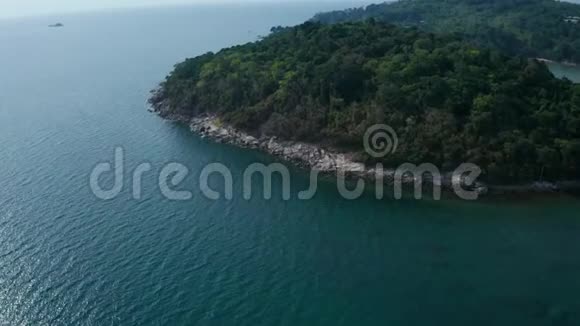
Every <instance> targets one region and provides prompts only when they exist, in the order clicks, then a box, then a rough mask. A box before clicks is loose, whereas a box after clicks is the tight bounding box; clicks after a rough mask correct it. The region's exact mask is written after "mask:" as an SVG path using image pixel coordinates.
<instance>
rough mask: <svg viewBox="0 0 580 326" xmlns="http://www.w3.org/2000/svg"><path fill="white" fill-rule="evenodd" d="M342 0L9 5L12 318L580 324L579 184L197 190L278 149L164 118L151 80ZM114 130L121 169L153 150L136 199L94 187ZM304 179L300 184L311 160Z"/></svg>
mask: <svg viewBox="0 0 580 326" xmlns="http://www.w3.org/2000/svg"><path fill="white" fill-rule="evenodd" d="M348 6H349V4H344V5H342V4H340V3H326V4H308V5H305V4H302V5H288V4H287V5H282V4H271V5H261V6H258V5H243V6H242V5H240V6H235V5H232V6H205V7H175V8H156V9H143V10H133V11H109V12H100V13H91V14H77V15H70V16H60V17H37V18H28V19H21V20H6V21H0V44H1V47H0V153H1V161H0V162H1V163H0V164H1V165H0V167H1V169H0V324H1V325H251V326H255V325H329V326H330V325H332V326H335V325H391V326H399V325H401V326H403V325H458V326H459V325H473V326H475V325H482V326H484V325H485V326H487V325H510V326H511V325H527V326H534V325H578V324H580V295H579V294H580V277H579V275H580V252H579V250H580V215H579V214H578V212H580V201H579V200H578V199H577V198H574V197H567V196H554V197H541V198H520V199H510V200H498V199H494V200H491V199H487V200H480V201H477V202H462V201H458V200H444V201H440V202H435V201H427V200H424V201H415V200H403V201H394V200H387V199H385V200H382V201H379V200H376V199H375V198H374V197H373V196H371V195H367V196H364V197H363V198H361V199H358V200H355V201H348V200H346V199H342V198H341V197H340V195H339V194H338V192H337V190H336V187H335V186H334V184H333V183H332V182H325V183H322V184H321V185H320V186H319V190H318V193H317V195H316V196H315V197H314V199H312V200H309V201H300V200H297V199H293V200H290V201H284V200H283V199H282V198H281V196H280V193H279V192H276V191H275V193H274V196H273V199H271V200H265V199H262V198H260V197H258V196H256V197H254V198H253V199H251V200H249V201H246V200H244V199H243V198H242V196H241V195H236V196H234V199H233V200H231V201H228V200H225V199H220V200H210V199H207V198H205V197H204V196H203V195H202V194H201V192H200V191H199V184H198V179H197V177H198V176H199V173H200V171H201V169H202V168H203V166H204V165H205V164H207V163H211V162H222V163H224V164H225V165H227V166H228V167H229V168H230V169H231V170H232V171H233V173H234V178H235V180H236V182H238V183H239V181H240V175H241V173H242V172H241V171H243V169H244V168H245V167H246V166H247V165H248V164H250V163H253V162H264V163H268V162H272V159H271V158H269V157H267V156H265V155H263V154H260V153H256V152H252V151H246V150H241V149H237V148H233V147H230V146H226V145H219V144H212V143H210V142H207V141H205V140H202V139H200V138H198V137H196V136H195V135H193V134H191V133H190V132H189V131H188V129H187V128H186V127H183V126H179V125H175V124H172V123H168V122H165V121H162V120H161V119H159V118H158V117H156V116H155V115H153V114H151V113H148V112H147V110H146V109H147V107H146V105H145V101H146V99H147V97H148V92H149V90H150V89H152V88H154V87H155V86H156V84H157V83H158V82H159V81H161V80H162V79H163V78H164V76H165V75H166V74H167V73H168V72H169V71H170V69H171V68H172V66H173V64H175V63H176V62H178V61H181V60H183V59H184V58H186V57H191V56H195V55H198V54H201V53H203V52H206V51H209V50H214V51H215V50H218V49H220V48H222V47H225V46H230V45H234V44H239V43H243V42H247V41H252V40H256V39H257V38H258V36H259V35H264V34H266V33H267V32H268V30H269V28H270V27H271V26H274V25H290V24H296V23H299V22H301V21H303V20H305V19H307V18H309V17H311V16H312V15H313V14H314V13H315V12H317V11H320V10H326V9H331V8H337V9H338V8H342V7H348ZM59 21H60V22H62V23H63V24H64V25H65V27H64V28H48V27H47V25H49V24H52V23H55V22H59ZM117 146H120V147H122V148H123V149H124V151H125V168H126V170H128V171H130V170H132V169H134V168H135V167H136V166H137V165H139V164H140V163H144V162H148V163H150V164H151V165H152V168H153V171H151V172H150V173H147V174H145V176H144V178H143V193H142V198H141V200H135V199H133V196H132V191H131V179H130V178H129V177H127V178H126V179H125V180H124V186H125V187H124V189H123V191H122V192H121V194H120V195H119V196H117V197H116V198H114V199H112V200H109V201H103V200H99V199H98V198H96V197H95V196H94V195H93V194H92V192H91V190H90V187H89V174H90V172H91V170H92V169H93V167H94V166H95V165H96V164H98V163H99V162H103V161H111V160H112V159H113V155H114V151H115V148H116V147H117ZM168 162H181V163H182V164H185V165H186V166H187V167H188V168H189V170H190V174H189V176H188V178H187V179H186V180H185V181H184V182H183V183H182V184H181V185H180V186H179V187H180V188H182V189H187V190H190V191H192V192H193V198H192V199H191V200H187V201H170V200H167V199H164V197H163V196H162V195H161V193H160V192H159V190H158V188H157V182H158V181H157V177H156V172H158V171H159V170H160V169H161V168H162V167H163V165H164V164H165V163H168ZM105 181H107V180H105ZM109 181H110V180H109ZM217 181H218V180H216V185H217V187H219V182H217ZM292 181H293V182H294V183H293V190H303V188H304V187H305V186H306V185H307V181H308V176H307V174H306V173H305V172H304V171H300V170H298V169H293V170H292ZM280 182H281V180H279V179H274V189H279V188H280V187H277V186H278V185H279V184H280ZM238 183H236V184H235V189H238V188H239V184H238ZM196 189H197V190H196ZM258 190H259V189H258ZM293 193H295V192H293Z"/></svg>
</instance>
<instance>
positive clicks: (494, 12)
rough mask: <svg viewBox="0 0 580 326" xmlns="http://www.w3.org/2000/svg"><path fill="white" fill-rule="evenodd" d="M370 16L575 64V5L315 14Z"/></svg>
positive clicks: (500, 1)
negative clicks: (454, 34)
mask: <svg viewBox="0 0 580 326" xmlns="http://www.w3.org/2000/svg"><path fill="white" fill-rule="evenodd" d="M369 18H374V19H377V20H381V21H384V22H388V23H392V24H397V25H400V26H417V27H419V28H421V29H423V30H425V31H430V32H435V33H457V34H459V35H461V36H462V38H463V39H465V40H467V41H470V42H474V43H475V44H478V45H482V46H486V47H491V48H496V49H499V50H501V51H503V52H504V53H506V54H518V55H523V56H527V57H535V58H546V59H551V60H554V61H561V62H576V63H578V62H580V4H573V3H568V2H562V1H554V0H399V1H396V2H389V3H384V4H378V5H370V6H368V7H366V8H356V9H349V10H343V11H334V12H328V13H321V14H318V15H317V16H316V17H315V18H314V20H315V21H319V22H324V23H337V22H345V21H361V20H366V19H369Z"/></svg>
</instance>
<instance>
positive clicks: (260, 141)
mask: <svg viewBox="0 0 580 326" xmlns="http://www.w3.org/2000/svg"><path fill="white" fill-rule="evenodd" d="M163 102H164V101H160V102H159V101H158V102H157V104H156V105H154V107H153V108H151V109H150V111H151V112H155V113H157V114H158V115H159V116H161V117H162V118H163V119H166V120H170V121H175V122H179V123H184V124H187V125H188V126H189V127H190V129H191V131H192V132H194V133H195V134H198V135H199V136H201V137H202V138H207V139H210V140H212V141H214V142H216V143H222V144H230V145H234V146H237V147H240V148H247V149H254V150H260V151H262V152H265V153H267V154H270V155H272V156H274V157H278V158H280V159H281V160H284V161H287V162H290V163H292V164H294V165H296V166H298V167H301V168H304V169H307V170H316V171H318V172H320V173H322V174H328V175H336V174H338V173H341V174H342V175H344V176H345V177H346V178H347V179H354V180H356V179H360V178H362V179H366V180H371V181H375V180H377V178H381V179H382V180H383V181H384V183H385V184H387V185H393V184H394V180H395V170H388V169H382V170H379V171H377V170H376V169H375V168H372V167H367V166H365V165H364V164H363V163H360V162H356V161H355V160H354V159H353V158H354V157H355V154H354V153H342V152H338V151H334V150H329V149H324V148H322V147H321V146H319V145H316V144H310V143H303V142H295V141H284V140H279V139H277V138H276V137H266V136H261V137H255V136H252V135H250V134H248V133H245V132H243V131H240V130H237V129H235V128H232V127H231V126H228V125H226V124H224V123H222V122H221V121H220V119H219V118H218V117H216V116H211V115H202V116H197V117H191V116H189V115H182V114H178V113H175V112H172V110H170V108H168V107H167V105H164V104H165V103H163ZM402 182H403V184H409V185H412V184H414V183H415V178H414V177H413V176H411V175H405V176H403V178H402ZM423 182H424V183H432V180H429V178H428V177H427V178H426V179H425V180H423ZM461 183H462V187H463V189H466V190H467V189H469V190H474V191H476V192H477V193H478V194H479V195H488V194H494V195H495V194H526V193H529V194H533V193H557V192H561V191H566V192H567V191H577V190H578V189H580V181H574V180H573V181H561V182H545V181H538V182H532V183H529V184H520V185H488V184H485V183H483V182H476V183H475V184H473V185H469V184H466V183H465V180H463V179H462V180H461ZM441 187H442V189H444V190H451V191H452V190H453V184H452V173H445V174H444V175H443V176H442V180H441Z"/></svg>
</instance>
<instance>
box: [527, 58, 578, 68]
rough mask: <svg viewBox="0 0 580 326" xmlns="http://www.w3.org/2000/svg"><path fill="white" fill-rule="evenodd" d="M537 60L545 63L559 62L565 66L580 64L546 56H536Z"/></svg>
mask: <svg viewBox="0 0 580 326" xmlns="http://www.w3.org/2000/svg"><path fill="white" fill-rule="evenodd" d="M536 60H538V61H539V62H543V63H557V64H560V65H563V66H568V67H578V64H577V63H575V62H570V61H561V62H560V61H554V60H550V59H546V58H536Z"/></svg>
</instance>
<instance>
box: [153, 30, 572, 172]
mask: <svg viewBox="0 0 580 326" xmlns="http://www.w3.org/2000/svg"><path fill="white" fill-rule="evenodd" d="M272 31H273V32H272V34H270V35H269V36H267V37H265V38H264V39H263V40H260V41H258V42H254V43H249V44H245V45H241V46H235V47H232V48H228V49H224V50H222V51H220V52H218V53H207V54H204V55H202V56H199V57H196V58H192V59H187V60H186V61H185V62H182V63H180V64H178V65H176V66H175V70H174V71H173V72H172V73H171V74H170V75H169V76H168V77H167V78H166V80H165V82H163V83H162V84H161V88H160V91H159V93H158V94H157V96H154V97H153V98H152V99H151V103H152V104H153V105H157V106H159V105H160V104H161V103H163V105H165V106H166V107H169V110H170V111H171V112H172V113H179V114H182V115H188V116H196V115H200V114H204V113H211V114H215V115H218V116H220V117H221V118H222V119H223V120H224V121H225V122H227V123H230V124H232V125H234V126H236V127H238V128H241V129H244V130H246V131H249V132H252V133H255V134H260V135H269V136H277V137H280V138H283V139H290V140H301V141H309V142H316V143H321V144H326V145H332V146H335V147H340V148H345V149H348V150H351V151H355V152H359V153H360V159H361V161H364V162H366V163H369V164H370V163H375V162H376V161H377V159H373V158H372V157H369V156H367V155H366V154H365V153H364V150H363V144H362V138H363V135H364V133H365V131H366V129H367V128H368V127H369V126H371V125H374V124H377V123H384V124H387V125H390V126H391V127H393V128H394V129H395V130H396V132H397V133H398V136H399V143H400V144H399V148H398V150H397V152H396V153H394V154H392V155H389V156H387V157H385V158H383V159H380V160H379V161H381V162H383V163H385V166H395V165H396V164H400V163H403V162H412V163H417V164H418V163H423V162H431V163H434V164H437V165H439V166H440V167H441V168H442V169H452V168H455V167H456V166H457V165H459V164H460V163H463V162H472V163H476V164H479V165H480V166H481V167H482V168H483V169H484V171H485V173H486V175H487V177H488V179H489V180H501V181H503V182H505V181H506V180H510V181H524V180H537V179H538V178H540V175H542V176H543V177H544V178H546V179H550V178H551V179H560V178H569V177H578V176H579V175H580V170H579V167H580V86H576V85H574V84H572V83H571V82H570V81H567V80H560V79H557V78H555V77H554V76H553V75H552V74H551V73H550V71H549V70H548V68H547V67H546V66H545V65H544V64H543V63H541V62H538V61H536V60H533V59H527V58H524V57H510V56H506V55H505V54H503V53H501V52H499V51H495V50H492V49H485V48H478V47H476V46H474V45H473V44H471V43H468V42H465V41H462V40H461V39H459V38H458V37H456V36H451V35H447V36H437V35H434V34H431V33H427V32H423V31H420V30H418V29H416V28H400V27H395V26H392V25H386V24H383V23H379V22H375V21H373V20H370V21H365V22H355V23H341V24H332V25H326V24H320V23H314V22H307V23H304V24H302V25H299V26H296V27H290V28H281V27H277V28H273V29H272Z"/></svg>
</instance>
